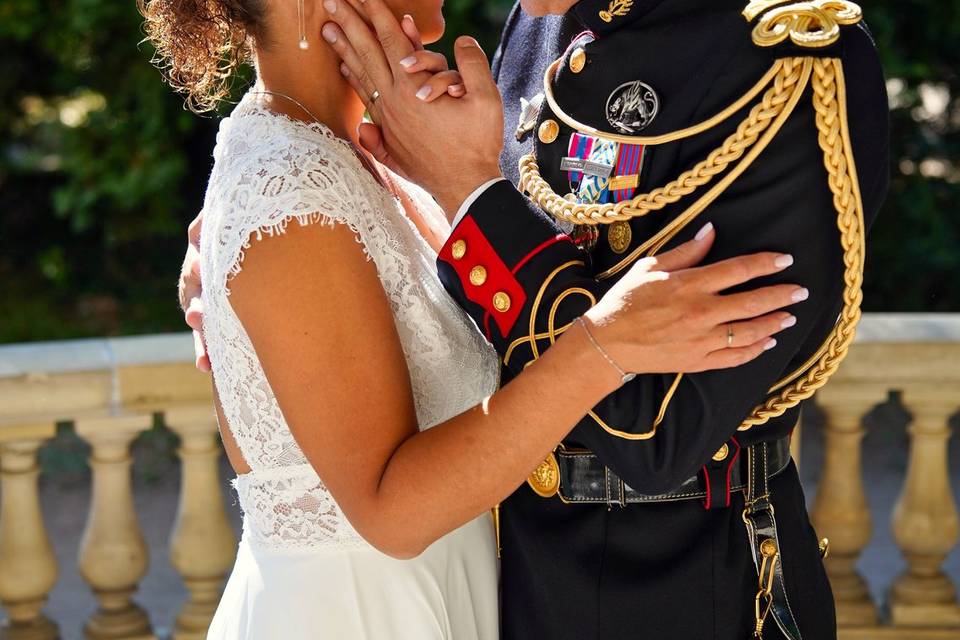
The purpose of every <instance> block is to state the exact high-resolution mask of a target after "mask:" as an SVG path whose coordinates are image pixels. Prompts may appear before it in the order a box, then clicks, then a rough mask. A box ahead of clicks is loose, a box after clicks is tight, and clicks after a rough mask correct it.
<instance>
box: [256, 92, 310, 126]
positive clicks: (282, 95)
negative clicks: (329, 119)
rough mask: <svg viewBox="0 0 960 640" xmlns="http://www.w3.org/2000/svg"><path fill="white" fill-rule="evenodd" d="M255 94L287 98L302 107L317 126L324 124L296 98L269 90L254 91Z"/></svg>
mask: <svg viewBox="0 0 960 640" xmlns="http://www.w3.org/2000/svg"><path fill="white" fill-rule="evenodd" d="M253 93H259V94H262V95H269V96H277V97H280V98H285V99H287V100H289V101H290V102H292V103H293V104H295V105H297V106H298V107H300V108H301V109H303V112H304V113H306V114H307V115H308V116H310V117H311V118H313V120H314V122H316V123H317V124H323V123H322V122H320V118H318V117H317V116H315V115H313V112H312V111H310V109H307V108H306V107H305V106H303V103H302V102H300V101H299V100H297V99H296V98H292V97H290V96H288V95H287V94H285V93H280V92H279V91H267V90H262V91H254V92H253Z"/></svg>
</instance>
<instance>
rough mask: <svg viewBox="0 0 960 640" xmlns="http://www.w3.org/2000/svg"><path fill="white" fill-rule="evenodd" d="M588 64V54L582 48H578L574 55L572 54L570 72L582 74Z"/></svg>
mask: <svg viewBox="0 0 960 640" xmlns="http://www.w3.org/2000/svg"><path fill="white" fill-rule="evenodd" d="M586 64H587V52H586V51H584V50H583V49H582V48H581V47H577V48H576V49H574V50H573V53H572V54H570V71H573V72H574V73H580V72H581V71H583V67H584V66H585V65H586Z"/></svg>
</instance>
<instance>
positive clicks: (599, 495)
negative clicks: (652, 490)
mask: <svg viewBox="0 0 960 640" xmlns="http://www.w3.org/2000/svg"><path fill="white" fill-rule="evenodd" d="M724 450H726V451H727V452H728V455H729V448H728V447H727V445H724V449H721V452H722V451H724ZM766 450H767V472H768V474H769V476H768V477H773V476H776V475H778V474H780V473H781V472H782V471H783V470H784V469H786V468H787V464H789V462H790V439H789V438H782V439H780V440H777V441H774V442H769V443H767V444H766ZM554 455H555V456H556V463H557V467H558V469H557V471H558V472H559V480H560V482H559V485H560V486H559V488H558V490H557V494H558V496H559V497H560V499H561V500H563V501H564V502H567V503H570V504H607V505H620V506H624V505H628V504H644V503H651V502H676V501H678V500H705V499H706V498H707V494H708V490H709V487H708V483H709V479H708V478H706V477H704V475H702V474H697V475H695V476H693V477H692V478H688V479H687V480H686V481H685V482H684V483H683V484H682V485H680V486H679V487H678V488H676V489H674V490H673V491H671V492H669V493H664V494H661V495H656V496H651V495H645V494H642V493H638V492H637V491H634V490H633V489H632V488H630V486H628V485H627V484H626V483H624V481H623V480H622V479H620V476H618V475H617V474H616V473H614V472H613V471H612V470H611V469H609V468H607V467H606V466H605V465H604V464H603V463H602V462H600V459H599V458H597V456H596V455H595V454H594V453H593V452H591V451H585V450H576V449H564V448H562V447H561V448H559V449H557V451H556V452H555V454H554ZM718 455H719V452H718ZM715 459H716V458H715ZM747 478H748V473H747V461H746V456H741V458H740V460H739V461H738V463H737V464H735V465H733V467H732V468H731V469H730V474H729V482H730V487H729V493H733V492H736V491H742V490H743V489H745V488H746V486H747ZM531 486H532V485H531Z"/></svg>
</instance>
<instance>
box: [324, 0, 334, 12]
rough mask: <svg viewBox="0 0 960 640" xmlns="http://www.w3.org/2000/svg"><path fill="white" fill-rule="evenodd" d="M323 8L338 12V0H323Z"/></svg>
mask: <svg viewBox="0 0 960 640" xmlns="http://www.w3.org/2000/svg"><path fill="white" fill-rule="evenodd" d="M323 8H324V9H326V10H327V13H336V12H337V0H323Z"/></svg>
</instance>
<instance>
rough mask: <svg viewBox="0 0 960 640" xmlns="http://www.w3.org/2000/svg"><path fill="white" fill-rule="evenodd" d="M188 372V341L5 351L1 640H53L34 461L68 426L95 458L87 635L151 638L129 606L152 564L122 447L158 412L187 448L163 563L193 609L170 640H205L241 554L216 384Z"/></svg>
mask: <svg viewBox="0 0 960 640" xmlns="http://www.w3.org/2000/svg"><path fill="white" fill-rule="evenodd" d="M192 361H193V347H192V342H191V339H190V337H189V336H184V335H173V336H149V337H142V338H120V339H116V340H83V341H75V342H60V343H57V342H51V343H43V344H26V345H14V346H6V347H0V493H2V502H0V603H2V605H3V608H4V609H5V611H6V614H7V618H8V619H7V621H6V626H5V627H4V628H2V629H0V638H2V639H3V640H21V639H22V640H26V639H30V640H47V639H52V638H57V637H58V630H57V625H56V623H54V622H53V621H50V620H48V619H47V618H46V617H44V616H43V614H42V610H43V607H44V604H45V601H46V599H47V594H48V593H49V592H50V590H51V589H52V588H53V586H54V584H55V583H56V580H57V564H56V559H55V556H54V553H53V548H52V546H51V544H50V540H49V534H48V532H47V530H46V528H45V527H44V523H43V519H42V517H41V510H40V502H39V494H38V484H37V480H38V476H39V473H40V470H39V467H38V463H37V451H38V450H39V448H40V446H41V445H42V444H43V443H44V441H45V440H47V439H48V438H51V437H53V435H54V429H55V424H56V423H57V422H58V421H65V420H68V421H70V422H72V423H73V426H74V429H75V431H76V433H77V435H79V436H80V437H81V438H83V439H84V440H85V441H86V442H87V443H89V445H90V447H91V453H90V459H89V462H90V467H91V469H92V476H93V480H92V484H93V486H92V500H91V504H90V509H89V513H88V514H87V524H86V528H85V530H84V532H83V537H82V539H81V543H80V548H79V549H78V550H77V559H78V563H79V568H80V573H81V575H82V576H83V579H84V580H85V581H86V582H87V584H88V585H89V587H90V589H91V591H92V593H93V595H94V596H95V597H96V599H97V602H98V604H99V607H98V610H97V611H95V612H94V613H93V614H92V615H91V616H90V618H89V620H88V621H87V624H86V626H85V627H84V635H85V637H87V638H89V639H91V640H107V639H112V638H136V639H141V638H143V639H146V638H153V637H154V635H153V631H152V629H151V626H150V621H149V617H148V616H147V614H146V612H145V611H143V610H142V609H141V608H140V607H139V606H138V605H137V604H136V603H135V602H134V600H133V596H134V594H135V593H136V591H137V585H138V583H139V581H140V580H141V578H143V577H144V575H145V574H146V572H147V569H148V567H149V559H148V549H147V546H146V543H145V541H144V537H143V535H142V533H141V531H140V526H139V524H138V521H137V516H136V511H135V510H134V502H133V491H132V483H131V474H130V466H131V458H130V444H131V442H132V441H133V440H134V438H135V437H136V436H137V435H138V434H140V433H141V432H142V431H144V430H146V429H148V428H149V427H150V426H151V425H152V423H153V417H154V414H156V413H158V412H162V413H163V416H164V421H165V423H166V424H167V426H169V428H171V429H172V430H173V431H174V432H176V434H177V435H178V436H179V437H180V442H181V444H180V449H179V455H180V460H181V475H182V477H181V483H180V495H179V503H178V507H177V516H176V519H175V521H174V523H173V528H172V531H171V534H170V535H171V539H170V556H171V559H172V562H173V565H174V566H175V568H176V569H177V571H178V572H179V574H180V576H181V577H182V578H183V581H184V584H185V586H186V588H187V591H188V592H189V599H188V601H187V603H186V605H184V607H183V609H182V610H181V611H180V613H179V615H178V616H177V619H176V627H175V630H174V637H175V638H178V639H185V640H186V639H194V638H196V639H200V638H203V637H204V636H205V634H206V629H207V625H208V624H209V622H210V619H211V616H212V615H213V611H214V610H215V609H216V605H217V602H218V601H219V597H220V589H221V587H222V583H223V580H224V577H225V575H226V573H227V571H229V569H230V567H231V566H232V564H233V558H234V554H235V551H236V542H237V541H236V538H235V536H234V533H233V530H232V528H231V526H230V522H229V520H228V518H227V513H226V509H225V506H224V503H223V497H222V493H221V487H220V483H221V481H220V479H219V470H218V463H219V459H220V456H221V448H220V446H219V443H218V440H217V439H218V437H219V436H218V434H217V423H216V418H215V416H214V413H213V410H212V405H211V387H210V381H209V378H208V377H207V376H205V375H202V374H200V373H199V372H197V371H196V370H195V369H194V367H193V364H192Z"/></svg>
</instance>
